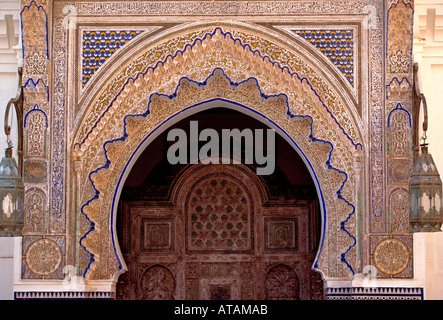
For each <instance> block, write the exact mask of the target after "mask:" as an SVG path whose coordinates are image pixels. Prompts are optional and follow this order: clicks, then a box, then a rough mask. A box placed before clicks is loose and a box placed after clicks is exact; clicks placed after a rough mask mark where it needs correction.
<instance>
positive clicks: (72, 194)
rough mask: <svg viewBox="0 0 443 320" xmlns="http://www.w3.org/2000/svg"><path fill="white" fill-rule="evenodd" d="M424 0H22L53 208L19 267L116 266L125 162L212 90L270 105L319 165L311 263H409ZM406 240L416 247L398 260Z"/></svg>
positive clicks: (45, 272)
mask: <svg viewBox="0 0 443 320" xmlns="http://www.w3.org/2000/svg"><path fill="white" fill-rule="evenodd" d="M412 8H413V3H412V2H411V1H403V0H399V1H394V0H390V1H385V2H383V1H375V0H374V1H371V0H368V1H361V2H357V3H356V2H355V1H345V0H343V1H326V0H324V1H316V2H311V1H297V2H286V1H276V2H263V1H259V2H235V3H233V2H224V1H215V2H172V1H171V2H122V3H117V2H100V3H98V2H75V3H70V2H63V1H49V2H47V1H40V0H32V1H24V2H23V3H22V11H21V16H22V20H23V32H22V33H23V57H24V79H23V83H24V94H25V97H24V98H25V112H24V114H25V116H26V119H29V122H28V123H27V128H29V130H26V131H25V135H26V137H25V141H27V143H28V145H27V148H26V150H25V163H24V164H25V168H28V169H27V170H25V173H24V181H25V186H26V193H27V197H26V199H29V203H26V208H28V209H27V212H26V217H27V219H28V221H31V220H32V219H35V217H43V221H42V222H41V225H40V226H39V227H38V228H36V227H35V228H29V229H26V230H25V234H24V237H23V268H22V277H23V278H24V279H63V272H62V269H63V267H64V266H65V265H73V266H75V267H76V268H77V270H78V273H79V274H80V275H81V276H83V277H85V279H88V280H104V279H115V277H116V275H118V274H119V273H120V272H122V271H123V270H124V262H123V261H121V259H120V255H119V249H118V243H117V241H116V238H115V230H114V219H115V209H116V208H115V204H114V201H116V199H117V200H118V196H119V189H118V188H117V186H118V185H119V183H121V180H124V178H125V174H127V171H128V170H129V169H127V167H126V165H127V164H128V167H129V168H130V166H131V163H133V161H134V160H135V158H136V156H137V150H139V149H140V148H143V147H144V146H145V144H146V143H147V142H148V140H149V136H150V134H152V135H154V133H153V132H155V130H162V129H163V128H164V127H165V126H163V127H162V128H159V126H160V125H161V124H162V123H163V122H165V121H166V120H167V119H168V118H171V117H172V118H173V117H175V116H176V115H177V114H178V113H179V112H180V111H183V110H185V109H187V110H188V111H189V112H191V111H192V107H194V106H196V105H198V104H200V103H203V102H205V101H208V100H216V99H220V100H223V99H224V100H227V101H231V102H234V103H236V104H237V105H238V106H239V107H238V108H239V109H240V110H243V111H244V112H252V111H254V112H256V113H257V114H258V115H259V117H261V118H262V119H269V120H271V121H272V122H273V123H274V126H275V127H276V128H277V129H278V130H280V133H281V134H283V135H286V137H287V139H289V140H290V141H292V144H293V146H294V148H296V149H297V150H298V151H299V152H300V153H301V154H302V155H303V157H304V158H305V160H306V163H307V164H308V165H309V166H310V169H311V173H312V175H313V176H314V177H315V181H316V184H317V188H318V190H320V191H321V195H322V199H320V200H321V203H322V209H323V210H322V214H323V221H324V227H323V238H322V241H323V242H322V246H321V250H320V252H319V256H318V260H317V262H316V265H315V266H316V268H318V269H319V270H320V271H322V273H323V275H324V277H325V278H326V279H337V278H340V279H351V278H352V277H353V275H355V274H356V273H359V272H361V269H362V268H363V266H365V265H368V264H372V265H375V266H376V267H377V268H378V269H379V271H380V272H381V273H380V274H381V276H382V277H403V278H410V277H412V276H413V273H412V237H411V235H410V234H409V231H408V230H407V228H405V226H406V225H405V219H407V216H405V215H406V211H407V210H404V203H405V197H407V194H406V193H405V192H406V191H407V183H406V181H407V180H406V178H407V175H408V173H407V172H403V171H404V166H401V165H399V164H400V162H402V161H403V162H405V161H406V162H407V161H409V159H410V155H408V152H407V150H408V145H407V144H408V143H409V135H410V132H408V131H407V130H409V129H407V128H408V122H407V117H406V116H408V117H409V118H410V111H409V110H410V107H411V106H410V96H409V94H410V92H409V91H410V90H409V87H410V85H409V84H410V83H411V71H412V69H411V68H412V66H411V65H410V56H411V48H412V47H411V45H412V34H411V31H412V13H413V9H412ZM311 14H315V15H317V16H320V17H321V19H318V18H317V17H316V18H312V16H311ZM195 15H199V16H200V18H199V20H198V21H196V19H195ZM116 17H118V18H116ZM195 110H197V109H195ZM405 115H406V116H405ZM42 116H43V117H42ZM31 119H33V120H32V121H31ZM34 119H38V121H37V120H35V121H34ZM45 121H46V122H47V126H46V128H45V125H44V123H45ZM157 128H158V129H157ZM405 128H406V129H405ZM404 130H406V132H405V131H404ZM405 139H406V140H407V141H405ZM388 142H389V144H388ZM402 148H403V149H402ZM391 150H403V151H404V152H403V153H402V152H400V153H395V152H391ZM405 150H406V151H405ZM34 151H35V152H34ZM37 151H38V152H37ZM399 170H400V171H401V172H399ZM402 170H403V171H402ZM32 201H33V202H34V203H31V202H32ZM36 201H39V203H38V204H36V203H35V202H36ZM37 211H38V212H37ZM392 244H393V245H392ZM37 247H38V248H39V250H40V252H41V254H40V255H35V254H33V253H35V249H34V250H33V248H37ZM399 250H400V251H399ZM399 252H401V253H402V254H403V255H406V256H407V260H406V262H405V261H404V260H401V261H398V266H397V268H394V269H395V270H394V271H391V269H390V270H386V268H384V267H383V266H384V265H385V262H386V261H387V259H391V258H392V257H395V256H396V255H397V254H398V253H399Z"/></svg>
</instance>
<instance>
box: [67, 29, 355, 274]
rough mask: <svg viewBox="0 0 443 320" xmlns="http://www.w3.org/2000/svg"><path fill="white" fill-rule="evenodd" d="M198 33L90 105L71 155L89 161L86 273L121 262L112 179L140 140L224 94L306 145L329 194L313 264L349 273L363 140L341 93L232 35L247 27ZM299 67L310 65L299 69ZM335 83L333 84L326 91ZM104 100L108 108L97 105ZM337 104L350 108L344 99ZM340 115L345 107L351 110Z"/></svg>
mask: <svg viewBox="0 0 443 320" xmlns="http://www.w3.org/2000/svg"><path fill="white" fill-rule="evenodd" d="M200 34H203V35H204V36H202V39H197V40H195V39H194V42H193V44H194V45H191V44H192V43H191V44H187V45H185V44H183V46H184V48H185V49H184V50H179V51H177V52H175V53H174V55H169V56H168V57H167V58H166V59H164V60H161V59H160V60H159V62H158V63H157V64H156V65H155V66H154V67H148V68H147V70H146V72H144V73H142V72H139V73H138V74H136V77H129V79H128V81H127V82H126V83H125V84H124V85H123V84H122V85H121V86H120V87H119V86H118V85H117V86H115V87H113V88H114V89H116V88H117V89H118V88H120V90H117V89H116V90H114V89H112V90H114V93H115V95H114V96H113V94H114V93H113V91H112V90H109V88H111V87H112V85H111V84H112V83H108V84H107V85H106V87H105V88H104V89H103V90H102V92H105V93H106V94H101V95H100V96H101V97H103V99H105V100H102V99H100V98H99V99H96V100H94V101H92V102H91V103H90V107H88V108H86V113H85V116H84V118H83V120H82V122H81V124H80V127H79V129H78V130H77V135H76V139H75V140H74V142H75V145H74V147H73V155H74V158H76V159H78V161H80V162H81V163H82V171H81V173H80V182H79V184H80V185H79V190H80V194H79V197H80V204H79V207H80V208H81V212H82V215H83V216H82V220H81V221H80V225H81V229H82V230H81V233H82V237H81V239H80V247H81V248H82V249H81V250H80V252H81V254H80V260H81V261H82V263H81V264H80V266H81V269H82V270H83V274H84V275H85V276H86V277H87V278H89V279H108V278H112V277H113V275H115V274H117V273H119V272H120V270H122V269H124V262H122V261H121V260H120V259H119V249H118V244H117V241H116V238H115V235H114V234H113V232H114V229H113V228H114V227H115V226H114V225H113V224H114V220H113V219H114V215H115V209H116V208H115V202H116V201H117V200H118V195H119V190H118V188H117V190H116V187H115V186H118V185H120V184H121V183H122V179H123V180H124V178H125V177H124V173H125V171H126V170H128V168H129V167H130V164H131V161H134V159H135V158H136V157H137V152H138V150H139V148H141V146H142V145H143V142H144V141H146V140H147V137H148V136H149V135H151V134H152V133H153V132H154V131H155V130H156V129H157V128H159V127H160V126H161V125H162V123H164V122H165V121H166V120H167V119H169V118H172V117H174V116H175V115H177V114H179V113H181V112H183V111H184V110H187V109H189V108H191V107H193V106H198V105H199V104H202V103H205V102H207V101H210V100H217V99H218V100H221V101H228V102H232V103H234V104H237V105H238V106H245V107H246V109H248V110H252V112H256V113H258V114H260V115H262V117H265V118H266V119H270V120H271V121H272V122H273V123H274V124H275V125H276V126H278V127H279V128H281V130H283V132H285V134H286V135H287V137H286V138H287V139H289V140H291V141H292V143H293V144H294V145H296V146H297V148H299V150H298V151H299V152H300V153H302V154H303V155H304V157H305V159H306V161H307V162H308V163H309V166H310V171H311V173H312V174H314V175H315V177H316V179H317V187H318V191H320V193H321V195H322V197H323V200H322V201H323V208H322V209H323V215H324V216H323V220H324V221H323V223H324V234H323V240H322V249H321V253H320V255H319V256H318V259H317V262H316V267H317V268H318V269H319V270H321V271H322V272H323V273H324V275H325V276H326V277H331V278H346V277H349V276H350V275H352V274H353V273H354V268H355V265H356V257H355V253H354V251H353V250H352V248H353V247H354V246H355V243H356V240H355V237H354V236H353V229H355V226H354V222H353V221H354V220H353V219H352V216H353V215H354V212H355V205H354V203H355V199H354V198H355V197H354V193H355V192H354V189H355V186H354V180H355V179H354V178H355V177H354V175H355V174H354V171H353V166H354V163H353V157H354V152H355V151H356V149H357V148H359V147H360V146H361V143H360V142H359V141H361V139H360V138H359V132H358V130H357V129H355V130H354V129H353V128H354V127H352V126H351V127H350V128H351V130H353V131H352V134H351V133H350V134H347V132H349V131H347V130H349V128H348V129H345V126H344V124H346V123H351V124H352V123H354V122H353V120H352V117H351V116H349V115H348V116H349V118H348V119H345V121H342V122H339V120H340V119H338V118H335V117H334V116H333V113H332V112H331V110H332V107H331V105H333V104H334V103H335V101H339V100H340V99H339V98H337V97H332V96H330V99H331V100H329V101H328V103H325V102H324V101H323V100H322V97H321V96H320V94H319V93H318V92H317V91H316V90H315V89H316V88H315V85H317V84H314V85H312V84H311V83H310V82H309V77H308V76H307V77H301V76H300V75H299V74H298V73H295V72H294V73H291V70H290V68H289V67H283V68H282V67H281V65H280V64H279V63H277V62H275V61H272V60H271V59H270V58H269V56H263V55H261V53H260V51H258V50H256V49H255V47H254V46H252V45H243V44H242V42H241V41H240V39H238V38H234V35H235V36H240V32H233V31H231V32H227V31H224V30H223V29H222V28H219V27H217V28H213V29H212V31H211V32H208V30H204V31H201V32H200ZM194 37H195V36H194ZM257 46H259V45H258V44H257ZM268 51H269V49H268ZM283 51H284V50H283ZM283 51H281V52H283ZM214 53H215V58H214V61H215V60H217V59H219V58H220V57H224V58H223V59H221V60H220V61H218V64H217V63H214V64H211V63H210V62H211V56H212V57H214ZM217 55H218V56H217ZM162 58H163V57H162ZM206 58H207V59H206ZM216 58H217V59H216ZM228 58H229V59H228ZM205 59H206V60H205ZM224 59H226V61H225V62H224ZM203 60H205V61H207V62H208V61H209V62H208V64H207V65H205V64H204V61H203ZM202 63H203V65H202ZM215 66H219V67H215ZM220 66H221V67H220ZM300 68H301V69H303V68H306V66H303V65H300V66H299V68H294V69H298V70H300ZM172 71H174V72H175V73H176V76H175V77H172ZM309 72H314V71H313V70H312V69H310V71H309ZM117 78H118V79H119V80H120V81H121V77H117ZM317 79H319V78H318V77H317ZM323 81H325V83H326V80H323ZM111 82H112V80H111ZM114 85H115V83H114ZM107 90H108V91H107ZM333 92H334V91H333V90H332V89H328V90H327V93H328V94H329V95H331V94H333ZM111 98H112V100H111ZM110 100H111V101H112V102H110ZM105 102H106V103H105ZM94 103H95V105H94ZM100 105H101V106H102V111H100V112H98V111H99V110H100ZM326 105H328V107H329V108H328V107H326ZM337 106H340V108H342V109H341V110H342V111H345V110H347V109H346V108H345V107H344V106H343V102H341V101H339V103H338V104H337ZM240 108H242V107H240ZM88 112H89V113H88ZM339 114H340V115H341V116H346V113H345V112H341V113H339ZM334 115H335V114H334ZM87 128H92V129H90V130H86V129H87ZM355 128H358V127H355ZM353 137H354V138H355V140H354V139H353ZM116 199H117V200H116Z"/></svg>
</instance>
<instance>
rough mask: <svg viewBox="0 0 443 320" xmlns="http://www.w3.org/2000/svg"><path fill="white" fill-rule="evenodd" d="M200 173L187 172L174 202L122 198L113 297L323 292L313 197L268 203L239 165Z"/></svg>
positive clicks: (276, 295) (264, 296)
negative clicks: (121, 265) (121, 262)
mask: <svg viewBox="0 0 443 320" xmlns="http://www.w3.org/2000/svg"><path fill="white" fill-rule="evenodd" d="M189 170H190V169H189ZM205 170H207V171H203V172H200V174H199V175H198V174H197V173H195V174H193V173H192V172H191V173H190V176H189V177H187V178H186V179H185V180H186V181H187V183H185V184H183V185H184V188H185V189H183V190H178V191H177V192H183V193H184V196H181V197H176V198H174V199H178V200H176V201H177V202H176V203H174V202H173V201H152V202H150V201H134V202H125V203H123V205H122V206H121V208H122V212H121V215H120V218H121V221H120V223H119V224H120V235H119V241H120V244H121V247H122V252H123V253H124V259H125V262H126V264H127V266H128V269H129V270H128V272H127V273H126V274H125V276H124V277H121V279H120V280H119V283H118V285H117V297H118V299H180V300H182V299H189V300H198V299H203V300H210V299H216V300H223V299H235V300H237V299H247V300H251V299H311V298H318V297H321V296H322V294H321V293H322V287H321V285H319V284H318V283H317V282H318V281H317V280H318V278H316V277H315V276H314V275H313V274H315V272H313V271H312V270H311V268H312V264H313V261H314V258H315V254H316V247H315V242H316V241H317V240H316V237H317V235H316V234H315V232H314V230H315V229H316V228H318V219H317V218H316V212H315V210H316V206H315V205H314V201H311V200H309V201H302V200H292V201H290V200H288V201H287V200H284V201H282V200H278V201H270V200H268V199H267V198H263V196H265V195H264V194H263V193H261V192H259V191H258V187H257V186H256V185H255V184H256V183H257V180H252V179H249V178H247V176H246V175H245V174H244V172H243V171H241V170H239V171H238V172H236V170H237V169H233V168H232V167H229V169H228V168H227V167H226V166H224V165H217V166H216V167H215V169H214V168H207V169H205ZM183 175H186V173H183ZM171 198H172V197H171ZM174 201H175V200H174ZM320 282H321V280H320ZM302 283H303V284H304V285H303V286H302V285H301V284H302Z"/></svg>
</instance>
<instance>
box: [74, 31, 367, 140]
mask: <svg viewBox="0 0 443 320" xmlns="http://www.w3.org/2000/svg"><path fill="white" fill-rule="evenodd" d="M235 27H237V28H234V27H232V26H231V25H230V26H229V27H219V26H214V27H205V28H203V27H198V28H197V27H195V26H194V27H193V29H191V30H190V31H189V30H187V31H186V34H183V32H181V33H178V32H175V33H173V34H166V35H163V36H162V37H161V40H160V41H159V42H155V43H153V44H152V43H151V44H149V45H147V46H146V48H144V50H142V49H139V51H137V52H139V53H140V54H139V56H136V57H135V58H132V59H131V60H129V61H127V62H126V63H124V64H120V65H118V66H114V65H112V67H114V68H115V71H114V72H109V71H106V70H103V71H101V70H99V71H98V76H97V77H101V76H104V77H108V79H109V80H108V81H101V82H100V84H101V85H100V86H98V87H91V88H90V92H91V94H92V93H94V95H95V96H93V97H92V98H90V99H86V100H82V101H81V103H82V104H83V105H86V106H87V107H83V108H82V109H83V110H84V111H83V112H81V113H79V115H81V117H83V118H82V119H81V121H79V126H78V128H77V130H76V132H77V133H76V135H75V138H74V140H73V144H74V145H75V146H78V147H80V148H82V149H85V148H87V147H88V146H89V141H90V140H91V136H92V139H93V137H94V129H96V128H97V127H98V126H99V125H100V123H101V122H102V121H101V120H102V119H103V118H106V117H107V116H109V115H108V113H107V112H109V111H110V110H111V111H112V110H113V109H115V108H116V107H115V106H114V105H117V108H118V106H119V105H120V104H121V103H127V102H130V101H128V100H129V99H127V98H126V97H127V96H128V93H129V92H131V91H133V90H134V87H136V88H137V89H138V90H140V89H142V88H144V87H145V86H147V87H148V88H150V90H149V91H150V92H144V94H143V93H142V94H141V95H142V96H143V97H144V96H146V95H149V94H152V93H154V92H158V93H162V94H167V95H171V94H173V93H174V91H175V90H176V87H177V84H178V82H179V81H180V79H181V78H183V77H187V78H189V79H191V80H193V81H196V82H203V81H204V80H205V79H206V78H207V76H208V75H209V74H211V73H212V71H213V70H214V69H215V68H221V69H223V70H225V72H226V73H227V75H228V76H229V78H230V79H231V81H233V82H235V83H240V82H242V81H244V80H245V79H248V78H251V77H252V78H255V79H256V80H257V82H258V85H259V86H260V90H261V91H262V93H264V94H266V95H267V96H270V95H274V94H277V92H278V93H285V94H286V95H287V97H288V100H289V106H290V111H291V112H292V113H293V114H301V113H304V114H309V115H312V116H314V117H317V116H318V115H319V114H322V115H324V119H322V120H323V122H324V123H325V126H327V124H330V125H331V126H334V125H335V126H337V127H338V129H339V130H341V131H343V133H344V134H345V135H346V136H347V137H348V138H349V140H350V144H353V145H354V146H357V145H362V144H363V139H362V135H361V133H360V128H361V120H360V116H359V115H358V112H356V110H355V105H354V104H355V103H356V102H355V100H354V99H353V98H352V97H351V95H350V94H348V97H344V98H343V97H342V95H343V87H336V86H337V85H338V84H337V83H340V81H336V80H334V81H331V79H336V78H339V77H340V76H339V71H337V70H335V72H330V73H329V74H327V75H326V76H325V75H323V74H322V73H324V70H323V69H325V68H322V67H321V66H318V61H319V60H318V59H311V57H309V56H305V55H306V54H307V53H306V52H304V51H303V52H301V51H298V49H297V46H298V47H301V45H302V43H301V42H294V41H292V40H291V39H290V38H284V39H280V38H282V35H276V34H275V33H273V32H272V31H271V30H265V31H268V33H269V34H272V37H271V36H268V38H266V37H265V36H264V35H266V33H264V34H263V32H262V33H261V34H258V33H257V26H255V27H254V28H252V27H250V26H248V25H246V26H243V25H241V27H239V26H235ZM246 27H248V29H245V30H246V31H247V32H246V33H245V32H244V31H245V30H243V32H242V28H246ZM254 34H255V35H254ZM276 37H278V38H276ZM146 43H149V41H146ZM287 43H292V44H293V45H294V46H296V47H289V46H288V45H287ZM305 45H306V46H308V44H305ZM127 46H128V47H127V48H125V50H128V52H130V50H131V48H130V45H129V44H128V45H127ZM217 53H219V54H217ZM319 55H320V56H321V54H320V53H319ZM153 57H155V59H154V58H153ZM321 59H324V57H321V58H320V61H321ZM324 62H327V61H326V60H325V61H324ZM319 69H321V70H322V73H320V72H319ZM101 72H103V73H101ZM281 88H284V89H283V92H282V91H281ZM302 92H303V94H301V93H302ZM139 93H140V92H139ZM86 95H87V94H86ZM125 98H126V99H125ZM132 98H134V97H132ZM135 100H137V99H135ZM317 100H319V101H317ZM133 101H134V99H133ZM133 103H134V102H133ZM133 103H129V104H131V105H132V104H133ZM316 105H318V109H314V108H315V106H316ZM320 106H321V107H320ZM314 110H315V113H314V114H312V111H314ZM95 131H96V130H95Z"/></svg>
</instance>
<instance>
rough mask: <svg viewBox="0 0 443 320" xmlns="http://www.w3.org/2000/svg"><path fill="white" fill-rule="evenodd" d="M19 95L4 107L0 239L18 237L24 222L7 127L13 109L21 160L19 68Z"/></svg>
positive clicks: (19, 179)
mask: <svg viewBox="0 0 443 320" xmlns="http://www.w3.org/2000/svg"><path fill="white" fill-rule="evenodd" d="M19 81H20V82H19V88H20V89H19V90H20V91H19V95H18V96H17V97H16V98H12V99H11V100H10V101H9V102H8V105H7V106H6V114H5V133H6V142H7V144H8V147H7V148H6V151H5V156H4V158H2V161H1V162H0V201H1V206H0V237H18V236H21V235H22V230H23V220H24V193H25V188H24V186H23V181H22V177H21V175H20V170H19V167H18V166H17V163H16V161H15V159H14V158H13V157H12V142H11V140H10V138H9V135H10V134H11V127H10V126H9V125H8V119H9V110H10V108H11V106H14V107H15V111H16V114H17V121H18V145H19V149H18V155H19V161H20V160H21V156H22V151H21V148H20V146H21V144H22V120H21V119H22V106H23V104H22V102H23V100H22V89H21V68H19Z"/></svg>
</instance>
